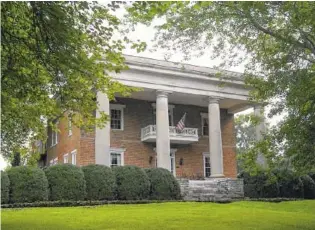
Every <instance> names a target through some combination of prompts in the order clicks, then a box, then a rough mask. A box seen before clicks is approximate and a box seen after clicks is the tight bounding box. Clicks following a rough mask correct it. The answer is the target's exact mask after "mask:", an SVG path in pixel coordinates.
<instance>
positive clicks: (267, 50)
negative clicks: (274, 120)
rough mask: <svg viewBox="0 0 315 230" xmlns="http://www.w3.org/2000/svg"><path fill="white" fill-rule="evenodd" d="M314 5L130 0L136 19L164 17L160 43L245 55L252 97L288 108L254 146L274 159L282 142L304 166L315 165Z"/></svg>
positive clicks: (233, 57) (237, 58)
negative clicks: (262, 139) (280, 120)
mask: <svg viewBox="0 0 315 230" xmlns="http://www.w3.org/2000/svg"><path fill="white" fill-rule="evenodd" d="M314 11H315V3H314V2H153V3H152V2H150V3H149V2H136V3H134V4H133V5H132V7H130V8H128V12H129V17H131V20H130V21H131V22H132V23H133V24H135V23H146V24H150V23H151V22H152V21H153V20H154V19H155V18H158V17H160V18H162V19H165V20H164V22H162V23H161V24H160V25H159V26H157V30H158V32H157V34H156V45H157V46H158V47H160V48H166V49H170V50H172V52H174V50H180V51H182V52H183V53H184V54H185V57H187V58H189V57H190V55H191V54H196V53H197V54H200V53H201V54H202V53H203V52H204V50H205V48H209V47H210V48H211V51H212V53H211V56H212V58H221V59H222V60H224V62H223V63H222V64H225V65H234V64H238V63H240V62H244V61H246V62H245V63H246V70H245V74H244V76H245V81H246V83H247V84H248V85H250V86H251V87H252V91H251V94H250V97H251V100H253V101H255V102H258V103H264V104H269V105H270V106H271V108H272V109H271V112H270V114H269V116H270V117H272V116H273V115H276V114H280V113H283V112H285V113H286V116H285V117H284V120H283V121H282V122H281V123H280V124H279V125H278V127H277V128H275V129H273V130H271V131H270V133H269V134H268V135H269V136H266V137H265V140H264V141H262V142H260V143H258V144H257V145H258V147H257V148H256V149H260V150H264V151H265V152H264V153H265V155H266V157H267V158H268V160H269V161H270V162H274V159H275V158H276V156H278V154H279V152H278V146H279V145H281V146H283V154H285V156H286V159H290V161H291V164H292V165H293V166H294V168H295V169H296V170H299V171H300V172H302V171H308V170H310V169H311V168H313V167H314V165H315V73H314V72H315V14H314ZM209 56H210V55H209ZM254 152H256V154H257V152H258V151H253V152H252V153H253V154H254ZM253 159H254V157H251V158H250V159H248V161H250V160H252V161H253Z"/></svg>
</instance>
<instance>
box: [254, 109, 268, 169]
mask: <svg viewBox="0 0 315 230" xmlns="http://www.w3.org/2000/svg"><path fill="white" fill-rule="evenodd" d="M254 115H255V116H257V117H259V118H260V122H259V123H258V124H257V125H256V127H255V132H256V141H261V140H262V139H263V135H264V133H265V131H266V127H265V116H264V109H263V107H262V106H260V105H255V106H254ZM256 162H257V164H259V165H260V166H262V167H264V168H265V167H267V161H266V158H265V156H264V155H263V154H262V153H259V154H258V155H257V159H256Z"/></svg>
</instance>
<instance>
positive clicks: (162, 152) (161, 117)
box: [156, 91, 171, 171]
mask: <svg viewBox="0 0 315 230" xmlns="http://www.w3.org/2000/svg"><path fill="white" fill-rule="evenodd" d="M167 95H168V93H167V92H164V91H157V96H156V154H157V167H160V168H165V169H168V170H169V171H171V158H170V134H169V121H168V119H169V118H168V98H167Z"/></svg>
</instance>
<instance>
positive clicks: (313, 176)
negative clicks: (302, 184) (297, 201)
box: [308, 172, 315, 182]
mask: <svg viewBox="0 0 315 230" xmlns="http://www.w3.org/2000/svg"><path fill="white" fill-rule="evenodd" d="M308 175H309V176H310V177H311V178H312V179H313V181H314V182H315V172H310V173H309V174H308Z"/></svg>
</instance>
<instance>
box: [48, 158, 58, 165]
mask: <svg viewBox="0 0 315 230" xmlns="http://www.w3.org/2000/svg"><path fill="white" fill-rule="evenodd" d="M56 164H58V157H56V158H54V159H51V160H50V161H49V165H56Z"/></svg>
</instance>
